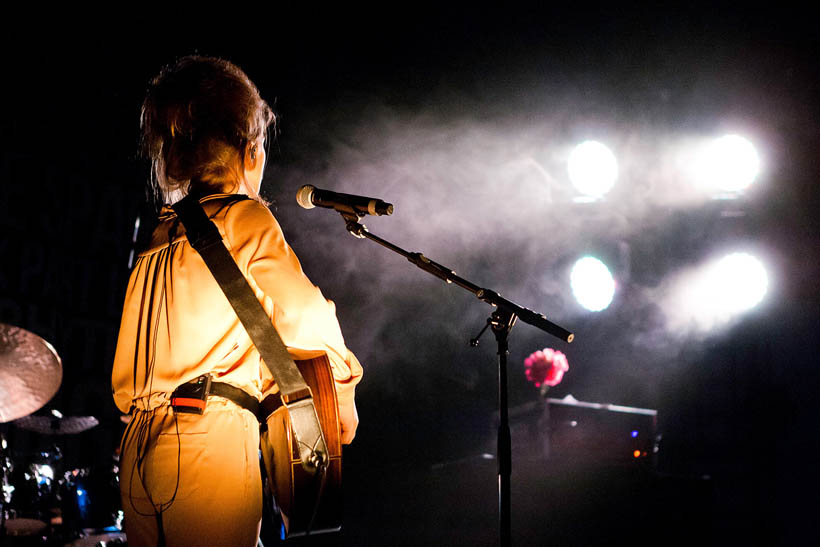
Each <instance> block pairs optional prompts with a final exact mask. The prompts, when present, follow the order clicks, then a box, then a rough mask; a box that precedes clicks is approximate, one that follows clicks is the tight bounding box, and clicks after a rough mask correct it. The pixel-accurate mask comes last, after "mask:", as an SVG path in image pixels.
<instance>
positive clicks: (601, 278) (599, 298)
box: [569, 256, 615, 311]
mask: <svg viewBox="0 0 820 547" xmlns="http://www.w3.org/2000/svg"><path fill="white" fill-rule="evenodd" d="M569 277H570V285H571V286H572V294H573V295H574V296H575V299H576V300H577V301H578V303H579V304H581V306H583V307H584V308H586V309H588V310H589V311H601V310H605V309H606V308H607V307H608V306H609V304H610V303H611V302H612V297H613V296H614V295H615V279H613V277H612V274H611V273H610V271H609V268H607V267H606V264H604V263H603V262H601V261H600V260H598V259H597V258H594V257H591V256H585V257H583V258H581V259H580V260H578V261H577V262H576V263H575V265H574V266H573V267H572V271H571V272H570V275H569Z"/></svg>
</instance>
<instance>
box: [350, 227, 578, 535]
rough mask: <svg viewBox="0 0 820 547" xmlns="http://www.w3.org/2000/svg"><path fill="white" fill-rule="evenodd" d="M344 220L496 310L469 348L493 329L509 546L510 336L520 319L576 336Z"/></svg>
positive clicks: (502, 514)
mask: <svg viewBox="0 0 820 547" xmlns="http://www.w3.org/2000/svg"><path fill="white" fill-rule="evenodd" d="M339 213H340V214H341V215H342V217H343V218H344V219H345V227H346V228H347V231H348V232H350V233H351V234H352V235H353V236H354V237H357V238H359V239H369V240H371V241H374V242H376V243H378V244H379V245H381V246H382V247H386V248H388V249H390V250H391V251H393V252H395V253H398V254H400V255H401V256H403V257H405V258H406V259H407V260H409V261H410V262H412V263H413V264H415V265H416V266H418V267H419V268H421V269H422V270H424V271H425V272H427V273H429V274H432V275H434V276H436V277H438V278H439V279H441V280H443V281H444V282H446V283H453V284H455V285H458V286H459V287H461V288H463V289H466V290H468V291H470V292H471V293H473V294H474V295H475V296H476V297H477V298H478V299H479V300H482V301H483V302H486V303H487V304H490V305H491V306H493V307H495V310H494V311H493V312H492V314H491V315H490V317H489V318H488V319H487V324H486V325H485V326H484V328H483V329H481V332H480V333H479V334H478V336H476V337H475V338H473V339H471V340H470V345H472V346H477V345H478V339H479V338H480V337H481V335H482V334H483V333H484V331H485V330H487V328H488V327H490V328H491V329H492V331H493V334H495V339H496V344H497V346H498V418H499V420H498V421H499V423H498V525H499V545H501V547H509V545H510V539H511V527H510V476H511V474H512V448H511V441H510V423H509V412H508V401H507V355H508V353H509V345H508V342H507V340H508V337H509V334H510V331H512V328H513V326H514V325H515V322H516V320H517V319H521V320H522V321H524V322H525V323H529V324H530V325H532V326H534V327H537V328H539V329H541V330H543V331H544V332H546V333H547V334H551V335H553V336H555V337H556V338H559V339H561V340H563V341H565V342H572V340H573V339H574V338H575V335H574V334H573V333H571V332H569V331H568V330H566V329H564V328H563V327H561V326H559V325H556V324H555V323H553V322H552V321H550V320H549V319H547V318H546V317H545V316H544V315H542V314H539V313H536V312H534V311H532V310H529V309H527V308H524V307H521V306H519V305H518V304H516V303H514V302H511V301H509V300H507V299H506V298H503V297H502V296H501V295H499V294H498V293H497V292H495V291H491V290H489V289H484V288H481V287H479V286H478V285H476V284H474V283H471V282H470V281H468V280H466V279H464V278H463V277H460V276H458V275H456V273H455V272H454V271H453V270H451V269H450V268H447V267H446V266H442V265H441V264H439V263H437V262H434V261H432V260H430V259H429V258H427V257H426V256H424V255H423V254H421V253H411V252H408V251H405V250H404V249H402V248H401V247H398V246H396V245H393V244H392V243H390V242H389V241H387V240H384V239H382V238H380V237H378V236H375V235H373V234H371V233H370V232H369V231H368V230H367V227H366V226H364V225H363V224H360V223H359V220H360V219H361V217H363V216H364V213H358V212H357V213H350V212H343V211H339Z"/></svg>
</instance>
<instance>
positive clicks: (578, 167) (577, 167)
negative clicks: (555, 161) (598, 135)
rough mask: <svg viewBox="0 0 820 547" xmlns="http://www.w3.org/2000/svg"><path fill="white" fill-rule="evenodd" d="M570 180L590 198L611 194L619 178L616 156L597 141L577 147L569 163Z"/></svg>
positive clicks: (571, 154)
mask: <svg viewBox="0 0 820 547" xmlns="http://www.w3.org/2000/svg"><path fill="white" fill-rule="evenodd" d="M567 171H568V172H569V180H570V181H571V182H572V185H573V186H575V188H576V189H577V190H578V191H579V192H581V193H582V194H584V195H585V196H587V197H590V198H599V197H601V196H603V195H604V194H606V193H607V192H609V191H610V190H611V189H612V187H613V186H614V185H615V181H616V180H617V178H618V162H617V161H616V160H615V154H613V153H612V151H611V150H610V149H609V148H607V147H606V146H604V145H603V144H601V143H599V142H597V141H585V142H582V143H581V144H579V145H578V146H576V147H575V149H574V150H573V151H572V152H571V153H570V155H569V161H568V163H567Z"/></svg>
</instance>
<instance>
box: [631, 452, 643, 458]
mask: <svg viewBox="0 0 820 547" xmlns="http://www.w3.org/2000/svg"><path fill="white" fill-rule="evenodd" d="M632 455H633V456H634V457H636V458H640V457H641V451H640V450H636V451H635V452H633V453H632Z"/></svg>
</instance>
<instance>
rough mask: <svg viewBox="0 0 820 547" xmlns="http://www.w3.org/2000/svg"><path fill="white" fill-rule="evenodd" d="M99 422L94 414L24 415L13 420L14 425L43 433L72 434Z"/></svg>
mask: <svg viewBox="0 0 820 547" xmlns="http://www.w3.org/2000/svg"><path fill="white" fill-rule="evenodd" d="M99 423H100V422H99V421H98V420H97V418H95V417H94V416H66V417H65V418H57V417H55V416H24V417H23V418H20V419H18V420H14V425H16V426H17V427H20V428H22V429H28V430H29V431H36V432H37V433H42V434H44V435H73V434H75V433H82V432H83V431H86V430H87V429H91V428H92V427H94V426H96V425H97V424H99Z"/></svg>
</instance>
